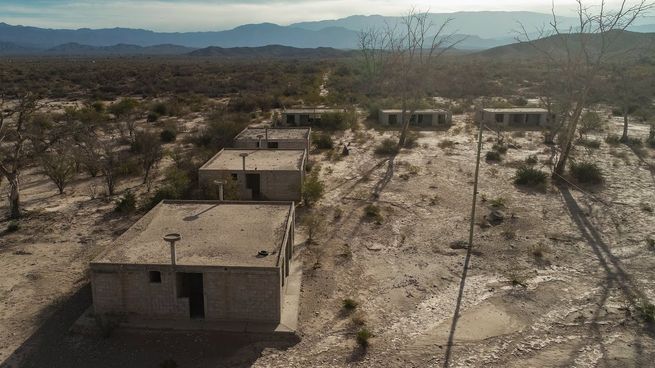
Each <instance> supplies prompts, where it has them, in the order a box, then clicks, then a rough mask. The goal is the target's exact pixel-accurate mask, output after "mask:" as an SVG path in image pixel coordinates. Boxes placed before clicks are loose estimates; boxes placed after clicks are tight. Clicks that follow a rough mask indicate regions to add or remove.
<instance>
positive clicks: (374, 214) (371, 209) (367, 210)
mask: <svg viewBox="0 0 655 368" xmlns="http://www.w3.org/2000/svg"><path fill="white" fill-rule="evenodd" d="M364 215H365V216H366V217H367V218H370V219H372V220H375V221H377V222H382V213H381V211H380V207H378V206H376V205H374V204H369V205H367V206H366V207H364Z"/></svg>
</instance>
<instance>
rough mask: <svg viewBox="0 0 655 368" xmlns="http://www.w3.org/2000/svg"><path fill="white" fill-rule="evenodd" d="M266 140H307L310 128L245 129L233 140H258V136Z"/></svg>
mask: <svg viewBox="0 0 655 368" xmlns="http://www.w3.org/2000/svg"><path fill="white" fill-rule="evenodd" d="M267 131H268V139H302V140H305V139H307V138H309V132H310V131H311V129H310V128H246V129H244V130H243V131H241V133H239V134H238V135H237V136H236V137H235V138H234V140H235V141H237V140H242V139H243V140H258V139H259V136H261V137H262V139H263V138H264V137H266V134H267Z"/></svg>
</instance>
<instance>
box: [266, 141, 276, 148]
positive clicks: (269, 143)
mask: <svg viewBox="0 0 655 368" xmlns="http://www.w3.org/2000/svg"><path fill="white" fill-rule="evenodd" d="M268 148H273V149H277V148H278V142H268Z"/></svg>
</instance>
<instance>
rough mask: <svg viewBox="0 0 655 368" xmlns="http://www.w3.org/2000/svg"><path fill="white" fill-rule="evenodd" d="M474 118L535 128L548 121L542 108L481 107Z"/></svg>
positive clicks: (489, 122)
mask: <svg viewBox="0 0 655 368" xmlns="http://www.w3.org/2000/svg"><path fill="white" fill-rule="evenodd" d="M476 120H477V121H478V122H480V121H482V122H484V123H485V124H488V125H494V126H501V127H515V128H536V127H544V126H547V125H548V124H549V122H550V118H549V116H548V110H546V109H542V108H528V107H521V108H510V109H482V110H479V111H478V112H477V114H476Z"/></svg>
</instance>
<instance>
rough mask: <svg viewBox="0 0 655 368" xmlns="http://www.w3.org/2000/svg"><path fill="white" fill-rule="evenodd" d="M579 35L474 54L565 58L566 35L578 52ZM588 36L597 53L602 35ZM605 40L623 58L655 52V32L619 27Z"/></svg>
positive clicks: (503, 57) (610, 51) (609, 51)
mask: <svg viewBox="0 0 655 368" xmlns="http://www.w3.org/2000/svg"><path fill="white" fill-rule="evenodd" d="M579 37H581V35H580V34H579V33H578V34H562V35H554V36H550V37H545V38H542V39H539V40H536V41H534V42H532V43H526V42H521V43H514V44H511V45H504V46H499V47H495V48H492V49H489V50H484V51H481V52H478V53H475V54H473V56H477V57H482V58H492V59H494V60H536V59H542V58H544V56H543V54H542V52H544V51H545V52H548V54H549V55H551V56H553V57H564V56H566V49H565V47H564V45H565V40H564V39H563V38H566V44H568V45H569V47H570V51H572V52H574V53H575V52H576V51H579V50H576V49H575V46H576V45H580V42H575V40H576V39H578V38H579ZM586 37H587V38H588V39H586V43H587V45H588V48H587V51H589V52H590V54H591V55H595V54H596V53H597V52H598V51H599V50H600V47H601V38H600V35H598V34H595V35H593V36H591V37H588V36H586ZM605 40H606V44H607V46H606V47H607V49H606V51H605V52H606V55H607V56H608V57H609V58H612V57H620V58H621V59H632V58H637V57H640V56H653V55H655V33H638V32H629V31H619V30H615V31H612V32H611V33H610V32H608V33H606V34H605ZM572 41H574V42H572Z"/></svg>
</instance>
